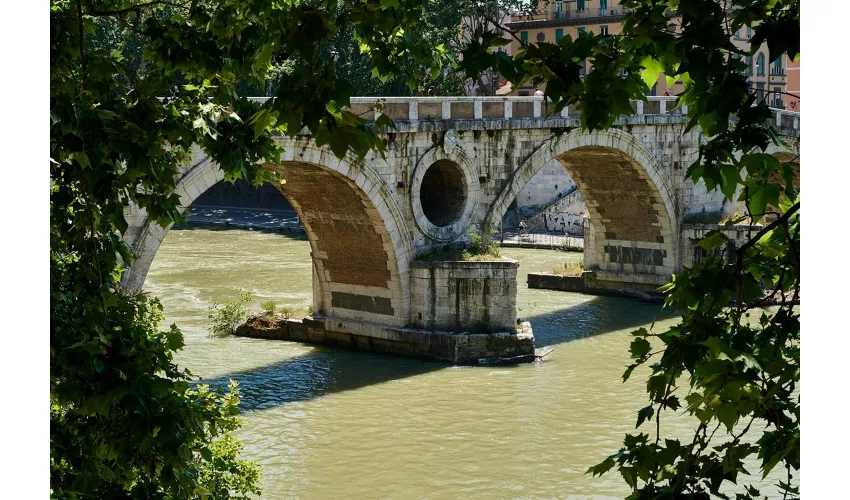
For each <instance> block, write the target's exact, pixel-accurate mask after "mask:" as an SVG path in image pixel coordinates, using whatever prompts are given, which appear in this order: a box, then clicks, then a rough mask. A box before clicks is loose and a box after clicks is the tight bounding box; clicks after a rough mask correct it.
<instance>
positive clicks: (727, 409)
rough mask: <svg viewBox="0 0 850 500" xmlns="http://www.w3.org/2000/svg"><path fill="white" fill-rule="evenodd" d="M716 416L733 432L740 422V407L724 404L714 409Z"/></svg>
mask: <svg viewBox="0 0 850 500" xmlns="http://www.w3.org/2000/svg"><path fill="white" fill-rule="evenodd" d="M714 415H715V416H716V417H717V420H719V421H720V423H722V424H723V425H725V426H726V429H727V430H729V431H730V432H731V431H732V428H733V427H735V424H736V423H737V422H738V407H737V406H736V405H735V404H734V403H728V402H727V403H722V404H720V405H719V406H717V408H715V409H714Z"/></svg>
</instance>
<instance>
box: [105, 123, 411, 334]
mask: <svg viewBox="0 0 850 500" xmlns="http://www.w3.org/2000/svg"><path fill="white" fill-rule="evenodd" d="M283 141H284V144H283V145H284V147H285V153H284V155H283V156H282V158H281V160H280V163H275V164H271V163H269V164H265V165H264V167H265V168H268V169H270V170H276V171H278V172H280V173H281V175H282V177H283V178H284V179H285V180H286V182H285V183H284V184H282V185H280V186H277V187H278V189H279V190H280V191H281V192H282V193H283V194H284V195H285V196H286V197H287V199H288V200H289V202H290V203H291V204H292V206H293V208H294V209H295V211H296V212H297V213H298V216H299V218H300V219H301V221H302V222H303V224H304V227H305V230H306V232H307V238H308V240H309V242H310V249H311V257H312V261H313V307H314V309H315V310H316V311H317V312H319V313H324V314H325V315H326V316H328V317H333V318H341V319H353V320H364V321H379V322H380V323H382V324H388V325H399V326H403V325H405V324H407V323H408V322H409V317H410V301H409V296H410V295H409V281H410V280H409V276H408V264H409V262H410V260H411V258H412V256H413V253H414V252H413V243H412V240H411V238H410V234H409V230H408V229H407V227H406V225H405V221H404V218H403V216H402V215H401V211H400V210H399V208H398V206H397V205H396V203H395V201H394V199H393V198H392V197H391V196H390V194H389V191H388V189H387V187H386V185H385V183H384V181H382V180H381V178H380V177H379V176H378V175H377V174H376V173H375V172H374V171H373V169H372V168H371V167H370V166H369V165H368V164H367V163H365V162H363V161H360V160H358V159H356V158H354V157H351V156H346V157H345V158H342V159H338V158H337V157H336V156H335V155H333V154H332V153H331V152H330V151H326V150H324V149H320V148H317V147H316V146H315V145H314V144H312V142H311V141H310V140H309V139H298V140H294V141H293V140H286V139H283ZM195 159H196V160H195V161H193V162H192V164H191V166H190V167H188V168H187V169H186V170H185V172H184V173H183V175H182V176H181V177H180V178H179V180H178V182H177V188H176V190H175V191H176V193H177V194H178V195H179V196H180V198H181V201H182V203H183V209H184V210H185V209H186V208H187V207H189V206H190V205H191V204H192V202H194V201H195V200H196V199H197V198H198V197H199V196H200V195H201V194H202V193H204V192H205V191H206V190H207V189H209V188H210V187H212V186H213V185H215V184H216V183H218V182H219V181H221V180H222V179H223V173H222V171H221V169H220V168H219V166H218V164H217V163H215V162H213V161H212V160H211V159H210V158H209V157H206V156H205V155H203V154H202V153H200V152H198V153H197V154H196V156H195ZM129 212H130V213H129V214H128V215H129V216H128V221H129V224H130V227H129V228H128V230H127V231H126V232H125V234H124V238H125V241H127V242H128V244H129V245H130V247H131V249H132V250H133V251H134V252H135V254H136V260H134V262H133V265H132V266H131V268H130V269H128V270H127V271H125V273H124V276H123V278H122V286H123V287H125V288H128V289H139V288H141V287H142V285H143V284H144V281H145V278H146V276H147V272H148V269H149V268H150V265H151V263H152V262H153V258H154V256H155V255H156V252H157V250H158V249H159V246H160V244H161V242H162V241H163V239H164V238H165V235H166V234H167V233H168V231H169V230H170V228H171V225H169V226H168V227H165V228H163V227H161V226H159V225H158V224H156V223H155V222H153V221H150V220H148V218H147V215H146V214H145V213H144V212H143V211H139V210H138V209H131V210H130V211H129Z"/></svg>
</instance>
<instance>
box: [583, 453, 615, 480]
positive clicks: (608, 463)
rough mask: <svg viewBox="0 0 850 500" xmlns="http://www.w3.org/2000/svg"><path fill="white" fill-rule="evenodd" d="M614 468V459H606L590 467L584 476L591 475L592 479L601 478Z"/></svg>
mask: <svg viewBox="0 0 850 500" xmlns="http://www.w3.org/2000/svg"><path fill="white" fill-rule="evenodd" d="M613 467H614V457H607V458H606V459H605V460H603V461H602V462H600V463H598V464H596V465H592V466H590V467H589V468H588V469H587V472H585V474H592V475H593V477H596V476H601V475H602V474H605V473H606V472H608V471H609V470H611V469H612V468H613Z"/></svg>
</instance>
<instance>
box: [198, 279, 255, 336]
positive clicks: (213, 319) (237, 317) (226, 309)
mask: <svg viewBox="0 0 850 500" xmlns="http://www.w3.org/2000/svg"><path fill="white" fill-rule="evenodd" d="M237 294H238V295H239V298H238V299H236V300H233V301H231V302H228V303H227V304H224V305H223V306H222V305H220V304H219V303H218V302H213V303H212V304H210V306H209V316H208V317H209V319H210V327H209V333H210V336H211V337H227V336H229V335H233V334H234V333H236V329H237V328H239V326H241V325H242V324H243V323H245V320H247V319H248V315H249V314H251V311H250V310H249V309H248V306H247V304H248V303H250V302H251V301H253V300H254V294H253V293H251V291H250V290H237Z"/></svg>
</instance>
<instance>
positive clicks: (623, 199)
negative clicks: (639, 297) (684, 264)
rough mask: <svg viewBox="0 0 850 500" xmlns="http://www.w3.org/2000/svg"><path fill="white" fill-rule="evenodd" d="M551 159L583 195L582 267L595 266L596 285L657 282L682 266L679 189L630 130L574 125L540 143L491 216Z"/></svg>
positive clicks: (496, 216)
mask: <svg viewBox="0 0 850 500" xmlns="http://www.w3.org/2000/svg"><path fill="white" fill-rule="evenodd" d="M553 161H556V162H558V163H560V164H561V165H562V166H563V168H565V169H566V171H567V172H568V173H569V176H570V178H571V179H572V180H573V181H574V182H575V183H576V186H577V188H576V189H577V192H579V193H580V196H581V197H582V198H583V201H584V204H585V207H586V214H587V220H586V221H585V222H584V241H583V245H584V269H585V270H587V271H593V273H592V274H593V277H592V279H594V280H595V286H597V287H600V288H619V287H623V286H626V287H629V288H639V289H655V288H656V287H657V286H658V285H661V284H664V283H666V282H668V281H669V279H670V276H671V274H672V273H673V272H675V271H676V270H677V268H678V266H679V265H680V263H679V260H678V229H677V227H678V226H677V224H676V222H675V220H674V216H675V211H674V209H673V207H674V198H673V193H672V192H671V190H670V188H669V187H668V185H669V181H666V182H665V180H664V179H665V175H666V174H665V172H664V169H663V168H661V167H660V166H659V165H658V164H657V161H655V160H654V159H653V158H652V156H651V155H650V154H649V153H648V152H647V151H646V150H645V149H644V148H643V147H642V146H640V144H639V143H637V141H636V140H635V139H634V138H633V137H632V136H631V135H629V134H627V133H625V132H622V131H618V130H610V131H607V132H599V133H593V134H581V133H580V132H574V133H570V134H565V135H563V136H561V137H559V138H556V139H553V141H552V143H550V144H547V145H545V146H544V147H541V148H539V149H538V150H537V151H536V152H535V153H534V154H532V156H531V157H529V159H528V160H526V161H525V163H524V164H523V165H522V166H521V167H520V168H519V169H518V170H517V172H516V174H515V176H514V178H513V180H512V181H511V182H510V183H509V184H507V185H506V186H505V187H504V188H503V190H502V193H501V194H500V195H499V197H498V198H497V200H496V202H495V203H494V204H493V208H492V209H491V215H490V216H489V217H490V218H491V220H496V221H498V220H499V218H500V217H502V216H503V214H504V213H505V212H506V211H507V208H508V206H509V205H510V204H511V203H512V202H514V200H516V198H517V196H518V195H519V194H520V193H521V192H522V190H523V188H524V187H525V186H526V185H527V184H528V183H529V182H530V181H531V180H532V179H533V178H534V177H535V175H536V174H538V173H539V172H541V171H543V170H544V169H545V168H547V167H549V166H551V164H552V162H553ZM589 279H590V278H589Z"/></svg>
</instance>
